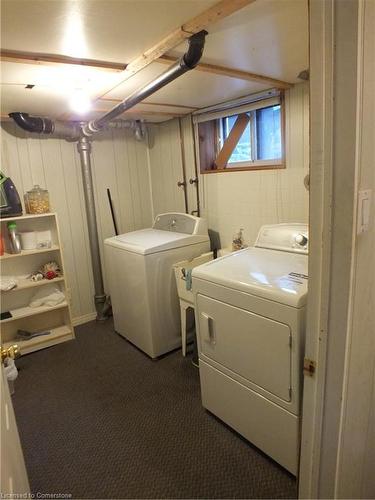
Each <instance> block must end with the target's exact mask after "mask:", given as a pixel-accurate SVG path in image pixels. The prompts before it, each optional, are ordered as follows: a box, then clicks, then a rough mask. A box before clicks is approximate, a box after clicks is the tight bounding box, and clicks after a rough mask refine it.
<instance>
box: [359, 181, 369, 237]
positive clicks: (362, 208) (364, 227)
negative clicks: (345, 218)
mask: <svg viewBox="0 0 375 500" xmlns="http://www.w3.org/2000/svg"><path fill="white" fill-rule="evenodd" d="M371 198H372V190H371V189H363V190H362V191H359V192H358V210H357V234H362V233H364V232H366V231H368V228H369V224H370V210H371Z"/></svg>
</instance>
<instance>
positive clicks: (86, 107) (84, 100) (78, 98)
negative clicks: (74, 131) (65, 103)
mask: <svg viewBox="0 0 375 500" xmlns="http://www.w3.org/2000/svg"><path fill="white" fill-rule="evenodd" d="M69 105H70V108H71V110H72V111H75V112H76V113H78V114H79V115H84V114H85V113H87V112H88V111H90V109H91V100H90V98H89V96H88V95H87V94H86V93H85V92H84V91H83V90H82V89H76V90H74V91H73V93H72V95H71V96H70V100H69Z"/></svg>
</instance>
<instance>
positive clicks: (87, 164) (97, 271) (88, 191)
mask: <svg viewBox="0 0 375 500" xmlns="http://www.w3.org/2000/svg"><path fill="white" fill-rule="evenodd" d="M77 149H78V153H79V156H80V159H81V170H82V180H83V192H84V195H85V205H86V215H87V229H88V232H89V241H90V251H91V263H92V269H93V276H94V287H95V295H94V301H95V308H96V312H97V317H96V319H97V320H98V321H103V320H105V319H106V314H105V304H106V295H105V293H104V286H103V275H102V266H101V262H100V253H99V237H98V227H97V224H96V210H95V199H94V188H93V182H92V173H91V143H90V141H89V140H88V139H87V137H80V138H79V140H78V143H77Z"/></svg>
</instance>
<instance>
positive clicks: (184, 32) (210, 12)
mask: <svg viewBox="0 0 375 500" xmlns="http://www.w3.org/2000/svg"><path fill="white" fill-rule="evenodd" d="M253 2H255V0H221V1H220V2H218V3H216V4H215V5H213V6H212V7H210V8H208V9H207V10H205V11H203V12H201V13H200V14H198V15H197V16H195V17H193V18H192V19H190V20H189V21H187V22H186V23H184V24H183V25H182V26H180V27H179V28H177V29H176V30H174V31H172V32H171V33H169V35H167V36H166V37H165V38H163V39H162V40H160V41H159V42H158V43H157V44H155V45H153V46H152V47H151V48H150V49H148V50H146V51H145V52H143V54H141V55H140V56H138V57H136V58H135V59H133V60H132V61H130V63H129V64H128V65H127V66H126V69H125V70H124V71H123V72H122V74H121V81H120V82H119V83H118V84H117V85H116V86H115V87H112V88H111V89H110V90H108V91H107V92H105V93H104V94H102V96H101V97H103V96H104V95H106V94H108V93H109V92H111V91H112V90H113V89H114V88H116V87H118V86H119V85H121V84H122V83H123V82H125V81H126V80H127V79H128V78H130V77H131V76H133V75H134V74H136V73H138V72H139V71H141V70H142V69H143V68H145V67H146V66H148V65H149V64H151V63H152V62H154V61H156V60H157V59H158V58H159V57H161V56H163V55H164V54H166V53H167V52H168V51H170V50H172V49H174V48H175V47H177V46H178V45H180V43H182V42H183V41H184V40H186V39H187V38H190V36H191V35H194V34H195V33H199V32H200V31H202V30H204V29H206V28H208V26H209V25H210V24H213V23H215V22H217V21H220V20H221V19H224V18H225V17H228V16H230V15H231V14H233V13H234V12H237V11H238V10H240V9H242V8H243V7H245V6H246V5H249V4H251V3H253Z"/></svg>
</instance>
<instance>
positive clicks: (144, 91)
mask: <svg viewBox="0 0 375 500" xmlns="http://www.w3.org/2000/svg"><path fill="white" fill-rule="evenodd" d="M206 35H207V31H204V30H203V31H200V32H199V33H196V34H195V35H192V36H191V37H190V38H189V48H188V50H187V52H186V53H185V54H184V55H183V56H182V57H181V59H180V60H179V61H177V62H176V63H174V64H173V65H172V66H171V67H170V68H168V69H167V71H165V72H164V73H162V74H161V75H160V76H158V77H157V78H156V79H154V80H152V81H151V82H150V83H148V84H147V85H145V86H144V87H142V88H140V89H139V90H136V91H135V92H133V94H131V95H130V96H129V97H127V98H126V99H125V100H123V101H122V102H120V103H119V104H117V106H115V107H114V108H112V109H111V110H110V111H108V112H107V113H105V114H104V115H103V116H102V117H101V118H97V119H96V120H91V121H89V122H87V123H85V124H84V125H83V126H82V132H83V134H84V135H86V136H87V137H90V136H92V135H94V134H95V133H96V132H99V131H100V130H102V129H103V128H104V127H105V125H106V124H107V123H108V122H109V121H111V120H113V119H114V118H116V117H117V116H119V115H121V114H122V113H124V112H125V111H127V110H128V109H130V108H132V107H133V106H135V105H136V104H138V103H139V102H141V101H143V100H144V99H146V98H147V97H149V96H150V95H151V94H153V93H154V92H156V91H157V90H159V89H161V88H162V87H164V86H165V85H167V84H168V83H170V82H172V81H173V80H175V79H176V78H178V77H179V76H181V75H183V74H184V73H186V72H187V71H190V70H191V69H194V68H195V66H196V65H197V64H198V63H199V60H200V58H201V57H202V53H203V48H204V41H205V37H206Z"/></svg>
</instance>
